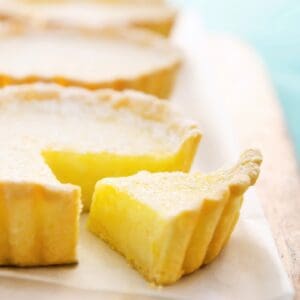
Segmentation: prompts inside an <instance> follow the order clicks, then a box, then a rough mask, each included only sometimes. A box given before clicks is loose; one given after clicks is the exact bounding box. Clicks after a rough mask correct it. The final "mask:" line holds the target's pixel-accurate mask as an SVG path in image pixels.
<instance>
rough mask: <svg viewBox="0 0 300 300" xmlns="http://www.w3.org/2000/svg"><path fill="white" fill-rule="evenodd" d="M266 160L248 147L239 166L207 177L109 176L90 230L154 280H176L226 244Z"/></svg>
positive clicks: (102, 185) (101, 185)
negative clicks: (262, 163)
mask: <svg viewBox="0 0 300 300" xmlns="http://www.w3.org/2000/svg"><path fill="white" fill-rule="evenodd" d="M261 160H262V159H261V155H260V153H259V152H258V151H256V150H248V151H246V152H245V153H244V154H243V155H242V156H241V158H240V160H239V162H238V163H237V164H236V165H235V166H234V167H232V168H230V169H224V170H219V171H216V172H213V173H210V174H207V175H203V174H200V173H194V174H184V173H181V172H172V173H168V172H164V173H149V172H140V173H138V174H136V175H133V176H130V177H124V178H106V179H103V180H101V181H99V182H98V183H97V185H96V189H95V193H94V196H93V202H92V206H91V211H90V216H89V219H88V228H89V229H90V230H91V231H92V232H93V233H95V234H96V235H98V236H100V237H101V238H102V239H103V240H105V241H107V242H108V243H109V244H110V245H111V246H112V248H114V249H116V250H117V251H118V252H120V253H121V254H123V255H124V256H125V257H126V258H127V260H128V261H129V262H130V263H131V264H132V265H133V266H134V267H135V268H136V269H137V270H139V271H140V272H141V273H142V274H143V275H144V276H145V277H146V278H147V279H148V280H149V281H151V282H155V283H157V284H171V283H173V282H175V281H177V280H178V279H179V278H180V277H181V276H182V275H184V274H187V273H191V272H193V271H195V270H196V269H198V268H199V267H201V266H202V265H203V264H206V263H209V262H211V261H212V260H213V259H214V258H215V257H216V256H217V255H218V254H219V253H220V251H221V250H222V249H223V248H224V246H225V244H226V242H227V241H228V239H229V237H230V235H231V233H232V230H233V229H234V226H235V224H236V222H237V219H238V216H239V211H240V207H241V204H242V199H243V194H244V192H245V191H246V190H247V189H248V187H249V186H250V185H253V184H254V183H255V181H256V179H257V177H258V174H259V166H260V163H261Z"/></svg>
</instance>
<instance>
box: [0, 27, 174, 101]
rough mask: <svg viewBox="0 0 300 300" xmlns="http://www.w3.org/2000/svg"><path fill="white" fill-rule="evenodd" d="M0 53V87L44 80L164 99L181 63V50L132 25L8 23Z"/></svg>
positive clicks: (1, 32) (0, 40) (2, 32)
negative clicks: (91, 26)
mask: <svg viewBox="0 0 300 300" xmlns="http://www.w3.org/2000/svg"><path fill="white" fill-rule="evenodd" d="M0 29H1V28H0ZM0 53H1V55H0V86H4V85H8V84H20V83H32V82H39V81H41V82H54V83H58V84H61V85H64V86H81V87H86V88H89V89H98V88H113V89H116V90H123V89H135V90H141V91H144V92H147V93H150V94H155V95H158V96H162V97H165V96H168V95H169V94H170V92H171V90H172V86H173V82H174V80H175V75H176V71H177V69H178V66H179V54H178V52H177V50H176V49H174V48H172V47H171V46H170V45H169V44H168V42H167V41H166V40H164V39H162V38H160V37H158V36H156V35H153V34H151V33H149V32H144V31H140V30H134V29H132V30H123V29H103V30H99V31H97V32H96V31H84V30H82V31H80V30H75V29H62V28H61V29H54V28H48V29H46V28H43V27H40V26H25V27H22V28H20V27H18V26H17V25H16V24H14V23H10V22H8V26H3V28H2V30H0Z"/></svg>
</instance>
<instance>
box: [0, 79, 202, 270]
mask: <svg viewBox="0 0 300 300" xmlns="http://www.w3.org/2000/svg"><path fill="white" fill-rule="evenodd" d="M199 139H200V133H199V129H198V127H197V126H196V125H195V124H194V123H192V122H189V121H186V120H184V119H183V118H182V117H181V116H180V115H178V114H177V113H176V112H175V111H174V109H173V108H172V107H171V106H170V104H169V103H168V102H163V101H159V100H158V99H156V98H154V97H152V96H149V95H144V94H142V93H138V92H131V91H127V92H122V93H120V92H116V91H112V90H102V91H93V92H92V91H88V90H84V89H79V88H64V87H61V86H57V85H52V84H33V85H24V86H22V85H20V86H15V87H7V88H4V89H2V90H1V91H0V149H1V151H0V164H1V168H0V265H3V264H6V265H10V264H12V265H21V266H28V265H47V264H61V263H70V262H75V261H76V243H77V231H78V218H79V213H80V188H79V187H81V190H82V200H83V205H84V209H85V210H88V209H89V205H90V198H91V195H92V193H93V190H94V185H95V183H96V181H97V180H99V179H101V178H103V177H108V176H109V177H111V176H126V175H131V174H133V173H136V172H137V171H139V170H151V171H164V170H169V171H171V170H182V171H188V170H189V168H190V165H191V163H192V160H193V157H194V154H195V151H196V148H197V145H198V142H199ZM72 184H73V185H72Z"/></svg>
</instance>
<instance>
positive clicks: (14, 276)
mask: <svg viewBox="0 0 300 300" xmlns="http://www.w3.org/2000/svg"><path fill="white" fill-rule="evenodd" d="M205 39H206V33H205V32H204V31H203V30H202V27H201V26H200V25H199V23H198V20H197V18H195V16H194V15H193V14H191V13H188V14H183V16H182V17H181V19H180V21H179V24H178V27H177V30H176V32H175V36H174V40H175V42H176V43H178V44H179V45H180V46H181V47H182V48H183V50H184V55H185V58H186V63H185V65H184V68H183V71H182V73H181V75H180V78H179V80H178V86H177V88H176V91H175V94H174V97H173V101H174V102H176V104H177V105H178V107H179V108H180V109H181V110H182V111H184V112H185V113H186V114H188V115H189V116H190V117H191V118H193V119H196V120H198V122H199V123H200V124H201V127H202V130H203V134H204V137H203V141H202V143H201V145H200V149H199V153H198V155H197V159H196V162H195V166H194V168H196V169H201V170H203V171H208V170H212V169H215V168H218V167H220V166H221V165H223V164H224V163H225V162H226V163H228V162H232V161H233V160H235V159H237V157H238V152H239V151H238V150H239V148H238V146H237V145H236V143H235V140H234V135H233V130H232V127H231V125H230V120H228V117H227V113H226V107H224V105H223V103H222V99H221V98H222V95H219V94H218V90H217V89H218V87H217V86H215V85H214V80H213V77H214V70H213V69H211V67H210V64H209V59H210V58H209V49H208V47H207V45H206V43H205ZM85 222H86V216H83V217H82V218H81V231H80V242H79V249H78V250H79V261H80V263H79V264H78V265H74V266H63V267H48V268H27V269H17V268H0V299H1V300H2V299H3V300H4V299H25V300H27V299H34V298H35V297H37V298H38V299H213V300H215V299H222V300H223V299H245V300H247V299H249V300H250V299H251V300H252V299H256V300H259V299H262V300H266V299H292V296H293V290H292V287H291V285H290V282H289V280H288V277H287V275H286V273H285V272H284V269H283V267H282V264H281V261H280V258H279V256H278V254H277V250H276V248H275V245H274V242H273V239H272V236H271V233H270V231H269V228H268V225H267V224H266V221H265V218H264V216H263V213H262V210H261V208H260V205H259V203H258V201H257V198H256V195H255V191H254V189H252V190H251V191H249V192H248V193H247V195H246V198H245V202H244V206H243V209H242V214H241V218H240V220H239V223H238V225H237V227H236V230H235V232H234V234H233V236H232V238H231V240H230V242H229V244H228V245H227V247H226V248H225V250H224V251H223V253H222V254H221V255H220V256H219V257H218V259H217V260H216V261H215V262H214V263H212V264H210V265H208V266H206V267H205V268H202V269H201V270H199V271H197V272H195V273H194V274H192V275H189V276H186V277H184V278H183V279H181V280H180V281H179V282H178V283H176V284H174V285H172V286H169V287H164V288H157V287H153V286H152V285H150V284H149V283H147V282H146V281H144V279H143V278H142V277H141V276H140V275H139V274H138V273H137V272H136V271H135V270H133V269H132V268H131V267H130V266H129V265H128V264H127V263H126V261H125V260H124V259H123V257H121V256H120V255H119V254H117V253H116V252H114V251H112V250H111V249H110V248H109V247H108V246H107V245H106V244H105V243H104V242H102V241H101V240H99V239H98V238H96V237H95V236H93V235H92V234H91V233H89V232H88V231H87V230H86V228H85Z"/></svg>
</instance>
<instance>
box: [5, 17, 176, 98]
mask: <svg viewBox="0 0 300 300" xmlns="http://www.w3.org/2000/svg"><path fill="white" fill-rule="evenodd" d="M6 25H7V26H3V27H1V28H0V39H2V40H5V37H6V36H10V35H17V36H18V35H25V34H27V33H34V32H41V31H42V32H49V31H50V32H56V31H57V32H62V31H63V32H70V33H71V32H72V33H74V32H75V33H76V34H77V33H78V34H79V35H82V36H83V37H84V38H88V37H94V36H97V37H99V38H101V37H102V36H104V37H106V38H107V37H111V38H112V39H120V40H124V41H126V42H131V43H133V44H138V45H143V46H145V47H150V48H153V49H155V50H156V51H162V52H164V53H170V59H169V62H165V63H164V65H157V66H153V68H152V70H150V71H148V72H144V73H141V74H138V75H134V76H128V77H119V78H115V79H113V80H109V81H97V82H95V81H85V80H78V79H74V78H67V77H64V76H59V75H58V76H55V77H43V76H42V75H39V74H28V75H27V76H23V77H19V78H17V77H15V76H13V75H12V74H3V73H1V70H0V87H4V86H7V85H17V84H29V83H35V82H46V83H56V84H59V85H62V86H67V87H68V86H78V87H83V88H87V89H90V90H97V89H102V88H110V89H114V90H118V91H122V90H125V89H134V90H138V91H142V92H145V93H148V94H153V95H156V96H158V97H159V98H167V97H169V96H170V94H171V92H172V89H173V86H174V84H175V80H176V75H177V72H178V69H179V67H180V63H181V59H180V52H179V50H178V49H177V48H175V47H172V46H171V45H170V44H169V43H168V42H167V41H166V40H165V39H163V38H161V37H160V36H158V35H156V34H153V33H151V32H148V31H144V30H137V29H129V28H125V29H124V28H117V27H106V28H102V29H100V30H90V29H86V28H81V29H75V28H61V27H47V26H44V25H42V24H40V25H37V24H30V25H29V24H28V26H25V27H24V26H22V25H21V23H18V22H8V23H7V24H6Z"/></svg>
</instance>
